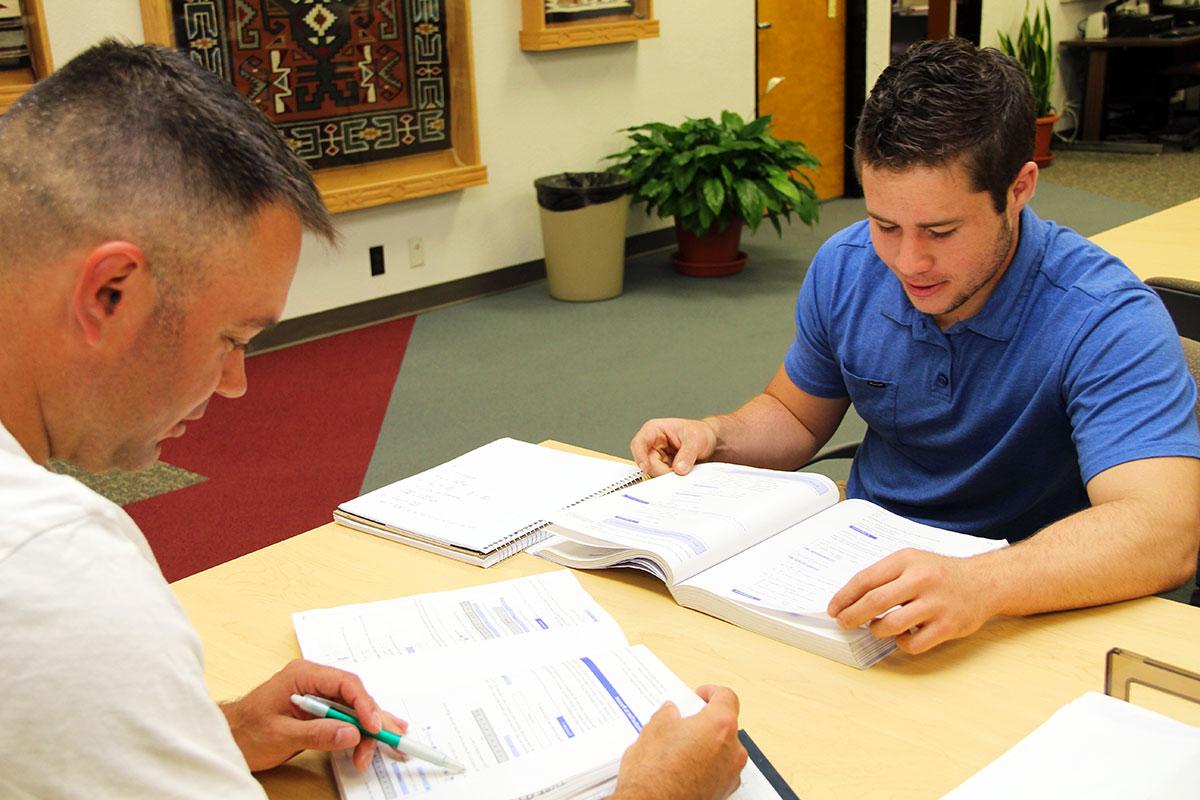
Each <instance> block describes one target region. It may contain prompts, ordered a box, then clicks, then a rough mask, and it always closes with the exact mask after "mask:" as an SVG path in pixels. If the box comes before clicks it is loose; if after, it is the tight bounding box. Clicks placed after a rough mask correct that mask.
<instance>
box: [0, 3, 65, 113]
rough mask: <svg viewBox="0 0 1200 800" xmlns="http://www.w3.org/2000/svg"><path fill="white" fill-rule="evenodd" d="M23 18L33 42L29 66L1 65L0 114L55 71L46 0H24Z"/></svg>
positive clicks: (28, 42) (30, 48)
mask: <svg viewBox="0 0 1200 800" xmlns="http://www.w3.org/2000/svg"><path fill="white" fill-rule="evenodd" d="M21 21H22V22H23V23H24V25H25V41H26V43H27V44H28V45H29V64H30V65H29V66H28V67H0V114H2V113H4V111H5V110H6V109H7V108H8V107H9V106H10V105H12V104H13V103H15V102H17V98H19V97H20V96H21V95H22V94H24V93H25V90H26V89H28V88H29V87H30V86H33V84H34V82H36V81H38V80H41V79H42V78H44V77H46V76H47V75H49V74H50V73H51V72H53V71H54V65H53V64H52V63H51V61H50V36H49V35H48V34H47V32H46V12H45V10H44V9H43V8H42V0H21Z"/></svg>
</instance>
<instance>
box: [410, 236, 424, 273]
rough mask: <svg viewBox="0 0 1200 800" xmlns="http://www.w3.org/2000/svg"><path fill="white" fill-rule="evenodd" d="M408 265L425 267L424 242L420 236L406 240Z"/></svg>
mask: <svg viewBox="0 0 1200 800" xmlns="http://www.w3.org/2000/svg"><path fill="white" fill-rule="evenodd" d="M408 265H409V266H410V267H423V266H425V242H423V241H421V237H420V236H414V237H413V238H411V239H409V240H408Z"/></svg>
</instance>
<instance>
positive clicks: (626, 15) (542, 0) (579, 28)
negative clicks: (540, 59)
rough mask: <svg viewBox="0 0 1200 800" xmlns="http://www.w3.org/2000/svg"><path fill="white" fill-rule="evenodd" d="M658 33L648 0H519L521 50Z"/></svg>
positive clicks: (617, 40) (624, 39)
mask: <svg viewBox="0 0 1200 800" xmlns="http://www.w3.org/2000/svg"><path fill="white" fill-rule="evenodd" d="M656 36H658V20H656V19H654V9H653V8H652V3H651V0H521V34H520V42H521V49H522V50H562V49H565V48H569V47H591V46H593V45H600V44H619V43H621V42H633V41H637V40H638V39H651V38H654V37H656Z"/></svg>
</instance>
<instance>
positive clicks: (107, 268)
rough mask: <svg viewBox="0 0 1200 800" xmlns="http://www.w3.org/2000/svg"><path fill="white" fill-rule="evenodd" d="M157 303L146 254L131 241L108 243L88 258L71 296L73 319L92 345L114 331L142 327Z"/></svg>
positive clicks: (91, 253) (93, 249)
mask: <svg viewBox="0 0 1200 800" xmlns="http://www.w3.org/2000/svg"><path fill="white" fill-rule="evenodd" d="M154 303H155V287H154V281H153V279H152V278H151V276H150V272H149V270H148V269H147V268H146V254H145V253H143V252H142V248H140V247H138V246H137V245H135V244H131V243H129V242H116V241H113V242H105V243H103V244H101V245H98V246H97V247H94V248H92V249H91V250H89V251H88V252H87V254H86V255H85V256H84V260H83V265H82V267H81V268H80V270H79V275H78V277H77V279H76V281H75V291H74V294H73V295H72V297H71V316H72V317H73V318H74V321H75V322H76V323H77V324H78V325H79V327H80V330H82V332H83V336H84V340H85V341H86V342H87V343H88V344H89V345H96V344H99V343H100V342H101V341H102V340H103V339H104V337H105V335H106V334H107V333H109V332H110V331H115V330H117V329H119V328H128V326H133V327H134V328H135V329H136V328H138V327H140V326H141V322H142V320H143V319H144V318H145V316H146V315H147V314H148V313H149V311H150V310H151V309H153V307H154Z"/></svg>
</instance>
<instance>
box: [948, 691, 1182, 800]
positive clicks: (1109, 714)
mask: <svg viewBox="0 0 1200 800" xmlns="http://www.w3.org/2000/svg"><path fill="white" fill-rule="evenodd" d="M1197 796H1200V728H1196V727H1194V726H1192V725H1185V724H1184V723H1182V722H1177V721H1176V720H1173V719H1171V718H1169V717H1165V716H1163V715H1162V714H1158V713H1156V712H1154V711H1150V710H1149V709H1145V708H1142V707H1140V706H1136V705H1133V704H1132V703H1127V702H1125V701H1124V700H1118V699H1117V698H1115V697H1109V696H1108V695H1105V694H1100V693H1099V692H1088V693H1087V694H1085V695H1083V696H1082V697H1080V698H1078V699H1077V700H1074V701H1072V702H1071V703H1068V704H1067V705H1065V706H1063V707H1062V708H1061V709H1059V710H1058V711H1057V712H1055V714H1054V716H1052V717H1050V719H1048V720H1047V721H1046V722H1044V723H1042V725H1041V726H1040V727H1038V728H1037V730H1035V731H1034V732H1033V733H1031V734H1029V735H1028V736H1026V737H1025V738H1024V739H1022V740H1021V741H1019V742H1017V744H1016V745H1015V746H1014V747H1013V748H1012V749H1011V750H1009V751H1008V752H1007V753H1005V754H1004V755H1002V756H1000V758H998V759H996V760H995V761H993V762H992V763H991V764H989V765H988V766H986V767H984V768H983V769H982V770H980V771H979V772H978V773H976V774H975V775H974V776H973V777H971V778H970V779H968V780H967V782H966V783H964V784H962V785H961V786H959V787H958V788H957V789H955V790H954V791H952V792H950V794H948V795H946V799H947V800H984V798H988V799H989V800H991V799H994V800H1000V799H1001V798H1005V800H1008V799H1009V798H1014V797H1017V798H1021V797H1053V798H1060V797H1062V798H1065V797H1086V798H1088V800H1105V798H1111V800H1126V798H1130V797H1137V798H1143V800H1146V799H1150V800H1159V799H1161V800H1177V799H1178V798H1182V797H1197Z"/></svg>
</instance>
